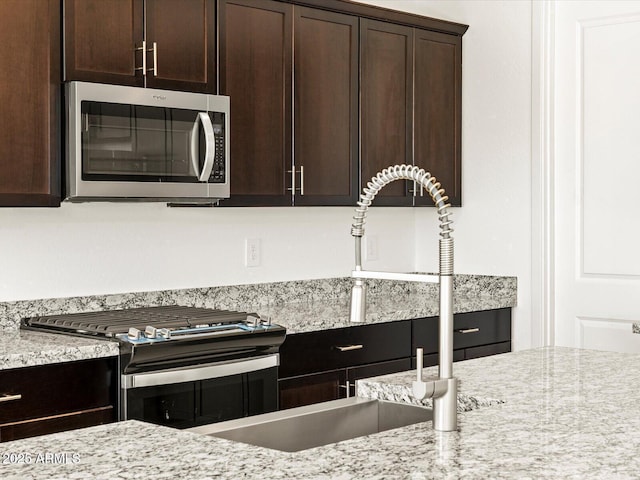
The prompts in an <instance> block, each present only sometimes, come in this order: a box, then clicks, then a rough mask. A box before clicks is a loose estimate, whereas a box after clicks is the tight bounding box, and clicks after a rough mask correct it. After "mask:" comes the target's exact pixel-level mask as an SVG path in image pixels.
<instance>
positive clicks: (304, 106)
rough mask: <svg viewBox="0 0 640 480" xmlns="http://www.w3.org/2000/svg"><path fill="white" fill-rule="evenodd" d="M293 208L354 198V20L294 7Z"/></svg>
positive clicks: (349, 202)
mask: <svg viewBox="0 0 640 480" xmlns="http://www.w3.org/2000/svg"><path fill="white" fill-rule="evenodd" d="M294 11H295V15H294V32H295V38H294V65H295V68H294V145H295V151H294V157H293V158H294V161H293V163H294V167H293V169H292V173H291V175H292V179H291V183H292V184H295V191H294V193H295V195H294V204H295V205H354V204H355V202H356V200H357V196H358V17H354V16H351V15H343V14H340V13H335V12H326V11H322V10H316V9H310V8H303V7H294Z"/></svg>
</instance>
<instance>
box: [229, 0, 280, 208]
mask: <svg viewBox="0 0 640 480" xmlns="http://www.w3.org/2000/svg"><path fill="white" fill-rule="evenodd" d="M292 16H293V8H292V6H291V5H288V4H285V3H279V2H274V1H269V0H226V1H221V2H220V90H221V93H222V94H223V95H229V96H230V97H231V132H232V133H231V198H230V199H229V200H225V201H223V202H222V203H221V204H222V205H291V203H292V198H293V197H292V195H291V191H290V190H288V188H291V186H290V183H289V182H290V178H291V177H290V170H291V149H292V146H291V121H292V120H291V104H292V102H291V75H292V70H291V69H292V63H291V62H292V50H293V48H292V29H293V22H292Z"/></svg>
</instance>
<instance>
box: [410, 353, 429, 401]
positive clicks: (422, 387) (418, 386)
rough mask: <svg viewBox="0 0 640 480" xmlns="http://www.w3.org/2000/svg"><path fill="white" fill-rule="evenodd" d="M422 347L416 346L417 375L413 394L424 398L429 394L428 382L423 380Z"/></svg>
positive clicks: (417, 397)
mask: <svg viewBox="0 0 640 480" xmlns="http://www.w3.org/2000/svg"><path fill="white" fill-rule="evenodd" d="M422 352H423V350H422V348H416V377H417V379H416V380H414V382H413V396H414V397H415V398H416V400H422V399H423V398H424V397H426V396H427V383H426V382H423V381H422V355H423V353H422Z"/></svg>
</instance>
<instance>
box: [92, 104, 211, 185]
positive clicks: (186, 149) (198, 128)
mask: <svg viewBox="0 0 640 480" xmlns="http://www.w3.org/2000/svg"><path fill="white" fill-rule="evenodd" d="M81 113H82V120H81V121H82V125H81V130H82V179H83V180H89V181H91V180H94V181H97V180H99V181H118V182H123V181H131V182H177V183H198V182H200V181H202V180H201V179H200V178H199V177H201V176H202V172H203V171H204V170H206V167H205V163H207V152H208V151H209V149H211V151H212V152H214V153H213V154H214V156H215V158H219V157H222V156H223V152H220V151H219V150H220V149H223V148H224V142H222V140H221V139H222V138H223V136H224V114H222V113H214V112H209V113H208V114H207V113H202V114H201V112H198V111H194V110H184V109H178V108H164V107H149V106H139V105H123V104H116V103H106V102H90V101H83V102H82V104H81ZM202 115H204V116H205V117H207V118H204V117H203V116H202ZM205 124H206V125H205ZM207 131H209V132H210V135H209V136H208V135H207V134H206V132H207ZM207 143H209V146H207ZM207 180H208V179H207Z"/></svg>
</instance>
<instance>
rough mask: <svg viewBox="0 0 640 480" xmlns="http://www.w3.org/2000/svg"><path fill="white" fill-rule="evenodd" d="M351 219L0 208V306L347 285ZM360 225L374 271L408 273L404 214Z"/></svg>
mask: <svg viewBox="0 0 640 480" xmlns="http://www.w3.org/2000/svg"><path fill="white" fill-rule="evenodd" d="M352 215H353V209H352V208H348V207H340V208H337V207H332V208H329V207H327V208H309V207H307V208H291V207H283V208H225V209H223V208H167V207H166V206H165V205H164V204H108V203H107V204H99V203H91V204H63V206H62V207H60V208H57V209H56V208H52V209H40V208H37V209H26V208H24V209H7V208H5V209H0V301H11V300H26V299H36V298H50V297H66V296H74V295H91V294H104V293H122V292H135V291H151V290H162V289H173V288H188V287H206V286H216V285H234V284H242V283H259V282H270V281H280V280H299V279H312V278H327V277H336V276H346V275H348V274H349V272H350V271H351V269H352V268H353V262H354V255H353V250H354V247H353V240H352V237H351V235H350V225H351V217H352ZM368 219H370V222H367V225H368V229H367V233H368V234H371V235H375V236H376V237H377V238H378V243H379V246H378V247H379V254H380V260H379V261H378V262H375V266H376V268H378V267H379V268H385V269H402V270H412V269H413V267H414V258H413V251H414V221H413V212H412V210H411V209H409V208H402V209H389V208H387V209H378V210H376V211H374V212H371V214H370V215H369V216H368ZM245 238H259V239H261V250H262V262H261V265H260V266H259V267H245V266H244V248H245V247H244V240H245ZM372 265H373V264H372Z"/></svg>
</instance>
